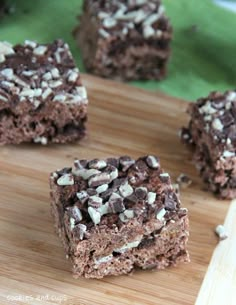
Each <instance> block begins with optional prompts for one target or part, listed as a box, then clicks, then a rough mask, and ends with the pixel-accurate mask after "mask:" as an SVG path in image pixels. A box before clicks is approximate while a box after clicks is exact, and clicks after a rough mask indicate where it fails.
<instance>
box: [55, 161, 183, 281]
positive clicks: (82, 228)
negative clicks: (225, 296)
mask: <svg viewBox="0 0 236 305" xmlns="http://www.w3.org/2000/svg"><path fill="white" fill-rule="evenodd" d="M122 158H125V160H128V161H129V162H126V166H127V164H129V167H128V168H127V169H126V170H125V171H124V172H123V171H122V169H121V168H122V165H121V164H120V160H122ZM127 158H128V159H127ZM147 158H151V159H149V160H152V161H153V160H158V159H157V158H156V157H154V156H148V157H143V158H140V159H138V160H136V161H134V160H133V159H131V158H129V157H127V156H125V157H121V158H120V159H113V160H115V161H114V162H113V164H115V163H116V164H117V167H118V177H116V178H114V180H112V181H111V182H110V184H109V187H108V189H107V190H106V191H104V192H102V193H97V194H96V195H94V194H95V192H94V191H95V189H94V188H91V185H90V187H89V188H87V186H88V185H87V184H86V183H89V182H88V181H90V180H91V179H95V180H96V175H102V174H104V170H103V171H102V172H101V173H97V174H95V175H94V176H91V178H89V180H88V181H87V180H83V179H81V177H78V176H76V175H74V173H75V172H76V169H75V170H73V171H72V169H71V168H65V169H63V170H62V171H57V172H54V173H52V175H51V178H50V186H51V212H52V215H53V218H54V224H55V229H56V232H57V234H58V235H59V237H60V239H61V241H62V244H63V246H64V249H65V252H66V254H67V257H68V258H69V259H70V260H71V262H72V265H73V274H74V277H76V278H77V277H81V276H83V277H86V278H102V277H104V276H107V275H120V274H129V273H132V272H133V270H135V269H137V268H141V269H154V268H155V269H164V268H165V267H167V266H171V265H176V264H177V263H179V262H188V261H189V255H188V252H187V250H186V244H187V240H188V235H189V233H188V226H189V224H188V215H187V209H184V208H181V207H180V201H179V198H178V196H177V195H176V194H175V192H174V191H173V188H172V185H171V183H170V178H169V176H168V175H167V173H163V171H162V170H161V169H160V168H158V169H157V168H156V169H153V168H149V167H148V166H147V165H146V166H145V168H142V167H143V166H144V164H145V163H144V162H145V160H147ZM153 158H155V159H153ZM107 160H111V159H107ZM107 160H100V161H102V162H107ZM83 161H84V162H87V164H89V163H91V162H93V161H94V160H92V161H90V162H89V163H88V161H85V160H83ZM78 162H80V161H78V160H77V161H76V166H77V165H78ZM158 162H159V161H158ZM80 164H81V162H80ZM84 164H85V163H84ZM154 164H156V163H154ZM139 167H141V168H139ZM80 170H81V169H80ZM88 171H91V168H90V169H89V168H87V169H86V173H87V174H89V172H88ZM145 171H146V174H144V173H145ZM83 172H84V169H83ZM105 172H106V169H105ZM77 173H78V169H77ZM111 173H112V172H111ZM113 173H114V172H113ZM147 173H148V174H150V177H149V178H148V177H147V176H146V177H145V179H144V180H142V179H143V178H144V177H143V178H142V177H141V176H142V175H147ZM83 175H84V174H83ZM112 175H113V174H112ZM115 176H116V175H115ZM115 176H114V177H115ZM102 177H103V178H104V175H103V176H102ZM64 178H65V179H67V182H66V183H69V185H61V183H62V184H64V182H62V181H65V179H64ZM134 178H135V179H136V181H134V180H135V179H134ZM122 179H123V180H122ZM138 179H141V180H142V181H141V180H140V181H138ZM161 179H162V180H163V181H161ZM121 180H122V181H121ZM57 181H59V184H60V185H58V182H57ZM93 181H94V180H93ZM127 181H129V182H128V184H127ZM130 181H131V182H130ZM132 181H133V183H132ZM144 181H145V182H144ZM72 182H74V184H72ZM120 183H123V184H121V185H120V186H119V187H118V189H117V185H119V184H120ZM115 185H116V186H115ZM127 185H129V186H130V187H129V186H128V187H127ZM99 187H100V189H101V188H104V184H101V185H99V186H97V188H99ZM120 187H121V189H120ZM122 188H124V193H123V195H125V194H126V195H127V194H129V192H131V188H132V189H133V193H132V194H129V195H128V196H127V197H123V196H122V195H121V193H122V191H123V189H122ZM104 189H105V188H104ZM110 189H111V192H110V195H109V194H108V193H109V192H108V191H109V190H110ZM115 189H116V191H115ZM120 190H121V193H120ZM150 190H153V192H151V191H150ZM154 190H155V192H156V193H155V192H154ZM127 191H128V193H125V192H127ZM88 192H89V193H90V194H91V195H89V197H88V198H86V196H85V195H86V193H87V194H88ZM99 194H100V195H99ZM114 194H115V195H114ZM137 194H138V196H141V197H142V196H144V197H143V199H137ZM132 195H133V197H132ZM101 196H102V197H104V198H107V199H104V200H103V203H101V201H100V200H99V199H98V198H101ZM134 196H136V197H135V198H134ZM75 197H76V198H75ZM78 197H79V198H80V200H78ZM154 197H155V198H154ZM144 198H145V199H144ZM81 200H82V202H83V203H82V202H81ZM148 202H149V203H148ZM91 207H93V213H92V214H91V213H90V211H89V209H90V208H91ZM101 211H103V213H102V212H101ZM104 211H105V213H104ZM97 212H98V213H101V215H100V216H98V215H97Z"/></svg>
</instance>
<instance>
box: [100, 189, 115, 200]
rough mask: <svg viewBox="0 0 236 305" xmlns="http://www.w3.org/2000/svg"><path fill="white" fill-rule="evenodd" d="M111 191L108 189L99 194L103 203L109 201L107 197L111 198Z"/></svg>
mask: <svg viewBox="0 0 236 305" xmlns="http://www.w3.org/2000/svg"><path fill="white" fill-rule="evenodd" d="M113 191H114V190H113V189H112V188H110V189H108V190H106V191H105V192H103V193H101V194H100V197H101V198H102V199H103V201H107V200H108V199H109V197H110V196H111V194H112V193H113Z"/></svg>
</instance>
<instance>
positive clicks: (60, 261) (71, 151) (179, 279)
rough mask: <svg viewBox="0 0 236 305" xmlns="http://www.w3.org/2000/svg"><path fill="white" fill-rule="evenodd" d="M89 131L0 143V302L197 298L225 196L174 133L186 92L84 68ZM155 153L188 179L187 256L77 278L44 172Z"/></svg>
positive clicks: (87, 304) (85, 304) (84, 303)
mask: <svg viewBox="0 0 236 305" xmlns="http://www.w3.org/2000/svg"><path fill="white" fill-rule="evenodd" d="M83 78H84V83H85V85H86V86H87V88H88V93H89V98H90V106H89V123H88V129H89V134H88V137H87V138H86V139H84V140H83V141H82V142H81V143H80V144H74V145H51V146H48V147H42V146H38V145H30V144H29V145H20V146H5V147H0V242H1V244H0V304H3V305H4V304H41V305H42V304H67V305H69V304H78V305H97V304H100V305H104V304H105V305H106V304H107V305H116V304H117V305H118V304H135V305H141V304H142V305H143V304H148V305H151V304H152V305H154V304H161V305H162V304H168V305H177V304H178V305H180V304H181V305H189V304H194V302H195V300H196V297H197V294H198V291H199V289H200V286H201V283H202V280H203V277H204V275H205V272H206V270H207V266H208V264H209V261H210V258H211V255H212V252H213V250H214V248H215V246H216V244H217V238H216V236H215V235H214V228H215V226H216V225H217V224H219V223H223V220H224V218H225V215H226V212H227V209H228V205H229V202H228V201H219V200H217V199H215V198H214V197H213V195H211V194H210V193H207V192H205V191H204V190H203V184H202V182H201V179H200V178H199V177H198V174H197V171H196V170H195V168H194V165H193V164H192V162H191V154H190V152H189V151H188V150H187V149H186V147H184V146H183V145H182V144H181V143H180V141H179V138H178V135H177V134H178V129H179V128H180V127H181V126H183V125H185V124H186V123H187V120H188V118H187V115H186V114H185V109H186V106H187V102H185V101H181V100H178V99H175V98H171V97H167V96H165V95H163V94H160V93H151V92H146V91H144V90H141V89H137V88H134V87H130V86H128V85H123V84H119V83H114V82H110V81H105V80H101V79H98V78H95V77H91V76H87V75H84V77H83ZM124 154H128V155H131V156H133V157H138V156H140V155H146V154H157V155H158V156H160V158H161V161H162V166H163V167H164V169H165V170H166V171H168V172H169V173H170V174H171V176H172V178H173V180H175V178H176V177H177V176H178V175H179V174H180V173H181V172H183V173H186V174H187V175H189V176H190V177H191V178H192V180H193V184H192V186H190V187H189V188H188V189H186V190H184V191H182V193H181V199H182V204H183V206H184V207H187V208H188V209H189V214H190V224H191V231H190V240H189V245H188V248H189V251H190V255H191V260H192V261H191V263H190V264H182V265H180V266H178V267H177V268H169V269H167V270H165V271H159V272H157V271H154V272H152V271H137V272H136V273H135V274H134V275H133V276H120V277H109V278H105V279H103V280H85V279H79V280H75V279H73V278H72V275H71V272H70V263H69V262H68V261H67V260H66V258H65V254H64V251H63V249H62V246H61V244H60V242H59V239H58V238H57V236H56V235H55V233H54V229H53V223H52V218H51V216H50V208H49V189H48V174H49V172H51V171H53V170H55V169H57V168H62V167H64V166H70V165H71V163H72V161H73V159H74V157H79V158H95V157H107V156H111V155H114V156H117V155H124Z"/></svg>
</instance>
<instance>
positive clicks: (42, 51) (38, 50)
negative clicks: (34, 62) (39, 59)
mask: <svg viewBox="0 0 236 305" xmlns="http://www.w3.org/2000/svg"><path fill="white" fill-rule="evenodd" d="M47 49H48V48H47V47H46V46H38V47H37V48H35V49H34V51H33V53H34V54H35V55H37V56H43V55H44V54H45V53H46V52H47Z"/></svg>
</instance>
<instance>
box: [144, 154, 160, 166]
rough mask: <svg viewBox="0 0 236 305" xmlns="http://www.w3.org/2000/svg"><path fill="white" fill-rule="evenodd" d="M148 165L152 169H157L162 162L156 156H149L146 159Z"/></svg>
mask: <svg viewBox="0 0 236 305" xmlns="http://www.w3.org/2000/svg"><path fill="white" fill-rule="evenodd" d="M146 162H147V165H148V166H149V167H151V168H154V169H157V168H159V167H160V162H159V160H158V158H156V157H154V156H148V157H147V159H146Z"/></svg>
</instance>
